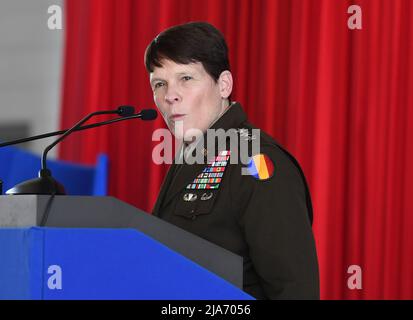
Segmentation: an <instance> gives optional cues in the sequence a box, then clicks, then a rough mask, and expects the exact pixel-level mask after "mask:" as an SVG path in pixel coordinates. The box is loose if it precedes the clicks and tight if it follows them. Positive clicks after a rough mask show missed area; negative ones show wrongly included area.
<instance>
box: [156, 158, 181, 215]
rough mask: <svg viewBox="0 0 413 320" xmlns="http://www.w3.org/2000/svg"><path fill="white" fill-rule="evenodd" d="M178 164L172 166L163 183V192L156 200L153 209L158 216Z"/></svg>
mask: <svg viewBox="0 0 413 320" xmlns="http://www.w3.org/2000/svg"><path fill="white" fill-rule="evenodd" d="M176 166H177V165H176V164H172V165H171V167H170V168H169V170H168V173H167V174H166V177H165V179H164V181H163V183H162V187H161V191H160V192H159V195H158V198H157V199H156V202H155V205H154V207H153V209H152V214H153V215H155V216H157V215H159V210H160V209H161V205H162V201H163V199H164V198H165V194H166V191H167V190H168V187H169V185H170V184H171V182H172V179H173V176H174V174H173V172H174V171H175V170H176Z"/></svg>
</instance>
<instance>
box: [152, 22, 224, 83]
mask: <svg viewBox="0 0 413 320" xmlns="http://www.w3.org/2000/svg"><path fill="white" fill-rule="evenodd" d="M163 59H168V60H171V61H173V62H175V63H179V64H188V63H193V62H201V63H202V65H203V66H204V68H205V71H206V72H207V73H208V74H209V75H210V76H211V77H212V78H213V79H214V80H215V82H217V81H218V79H219V76H220V75H221V73H222V72H223V71H225V70H230V66H229V59H228V46H227V44H226V42H225V39H224V36H223V35H222V33H221V32H220V31H219V30H218V29H217V28H215V27H214V26H213V25H211V24H209V23H207V22H190V23H185V24H181V25H177V26H174V27H171V28H169V29H167V30H165V31H163V32H161V33H160V34H159V35H158V36H157V37H155V39H153V40H152V42H151V43H150V44H149V45H148V47H147V48H146V51H145V67H146V70H147V71H148V72H149V73H151V72H153V70H154V68H155V67H162V60H163Z"/></svg>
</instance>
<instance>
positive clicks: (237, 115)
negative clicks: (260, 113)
mask: <svg viewBox="0 0 413 320" xmlns="http://www.w3.org/2000/svg"><path fill="white" fill-rule="evenodd" d="M246 120H247V115H246V114H245V112H244V110H242V107H241V104H240V103H239V102H232V103H231V105H230V106H229V108H228V110H227V111H226V112H224V113H223V114H222V116H221V117H220V118H219V119H218V120H217V121H216V122H215V123H214V124H213V125H212V126H211V127H210V129H224V130H227V129H231V128H238V127H239V126H240V124H241V123H243V122H245V121H246Z"/></svg>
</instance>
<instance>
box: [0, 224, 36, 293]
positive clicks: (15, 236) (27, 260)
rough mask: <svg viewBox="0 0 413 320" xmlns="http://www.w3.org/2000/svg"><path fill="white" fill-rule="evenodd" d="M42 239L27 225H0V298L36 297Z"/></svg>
mask: <svg viewBox="0 0 413 320" xmlns="http://www.w3.org/2000/svg"><path fill="white" fill-rule="evenodd" d="M42 244H43V241H42V239H41V238H39V237H38V236H37V235H34V234H33V233H32V232H31V231H30V229H13V228H10V229H3V228H2V229H0V261H1V263H0V299H40V298H41V291H40V289H41V286H40V284H41V282H40V281H38V282H37V285H36V283H35V282H32V281H31V280H32V279H36V278H37V279H38V278H39V276H40V275H41V273H40V271H41V267H42V255H41V250H42Z"/></svg>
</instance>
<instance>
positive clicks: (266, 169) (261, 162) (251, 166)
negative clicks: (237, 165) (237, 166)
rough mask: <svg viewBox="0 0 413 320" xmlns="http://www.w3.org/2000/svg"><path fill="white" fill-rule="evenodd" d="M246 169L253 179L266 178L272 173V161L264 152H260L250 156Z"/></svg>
mask: <svg viewBox="0 0 413 320" xmlns="http://www.w3.org/2000/svg"><path fill="white" fill-rule="evenodd" d="M247 169H248V171H249V173H250V175H251V176H253V177H254V178H255V179H257V180H267V179H269V178H271V177H272V176H273V174H274V163H273V162H272V160H271V159H270V157H268V156H267V155H266V154H263V153H260V154H257V155H255V156H253V157H252V158H251V160H250V161H249V163H248V167H247Z"/></svg>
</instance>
